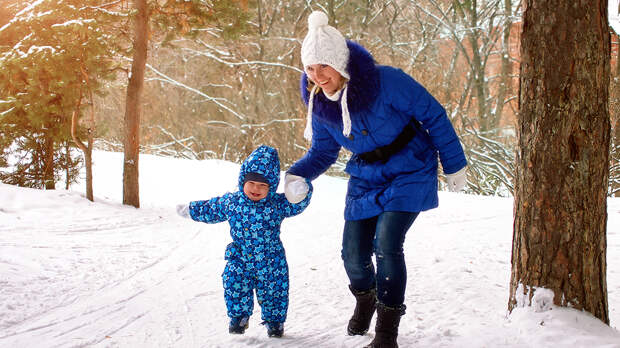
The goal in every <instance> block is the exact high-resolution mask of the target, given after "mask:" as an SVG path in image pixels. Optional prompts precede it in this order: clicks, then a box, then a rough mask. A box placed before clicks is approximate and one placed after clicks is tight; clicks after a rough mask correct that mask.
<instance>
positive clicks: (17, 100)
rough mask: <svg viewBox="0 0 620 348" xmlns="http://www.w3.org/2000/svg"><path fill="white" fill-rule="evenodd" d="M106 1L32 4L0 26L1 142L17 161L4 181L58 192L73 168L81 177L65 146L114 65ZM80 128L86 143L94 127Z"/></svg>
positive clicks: (51, 0) (6, 153)
mask: <svg viewBox="0 0 620 348" xmlns="http://www.w3.org/2000/svg"><path fill="white" fill-rule="evenodd" d="M100 2H101V1H96V0H89V1H78V0H67V1H63V0H49V1H38V2H33V3H32V4H30V5H29V6H27V7H26V8H24V9H23V10H21V11H19V12H18V13H17V14H16V15H15V16H14V17H13V18H12V19H11V20H10V21H9V22H8V23H7V24H5V25H4V26H3V27H2V28H0V42H2V43H5V44H4V45H2V46H0V66H1V67H2V69H1V72H0V100H1V103H0V117H1V118H0V135H2V138H3V140H4V141H3V142H2V143H1V144H0V145H1V146H2V149H3V157H4V160H5V162H9V161H8V157H9V156H10V157H12V158H17V162H16V163H15V164H14V165H13V166H12V167H13V170H12V171H11V170H8V171H6V172H3V173H2V174H1V177H0V178H1V179H2V181H4V182H8V183H14V184H18V185H24V186H30V187H45V188H47V189H53V188H55V183H56V181H57V180H58V179H59V176H60V173H61V172H62V170H63V169H65V170H66V169H67V166H69V167H73V168H72V170H70V171H69V172H71V173H73V174H72V175H71V176H72V178H73V179H75V177H76V176H77V168H76V167H77V165H79V162H78V161H75V160H74V159H72V157H71V156H68V157H67V156H66V150H64V145H65V144H66V142H67V141H69V140H71V139H72V136H71V124H72V115H73V114H74V113H75V114H76V116H78V117H79V115H80V114H81V113H80V111H79V105H80V104H81V103H82V98H83V96H84V95H85V93H84V90H86V89H90V90H91V91H95V92H98V91H100V90H101V89H102V87H103V86H102V82H103V81H104V80H106V79H110V78H112V76H113V75H112V73H113V71H114V66H115V64H114V62H113V61H112V59H111V57H112V56H113V54H115V51H114V47H115V46H114V45H112V44H111V42H110V40H109V37H108V36H106V34H105V31H103V30H102V28H103V27H104V25H105V23H106V22H109V23H112V22H113V21H115V20H116V18H117V17H118V15H114V14H112V13H110V12H109V11H103V10H102V9H101V8H98V7H97V5H98V4H99V3H100ZM87 82H88V83H87ZM76 106H78V107H77V108H76ZM91 123H92V122H91ZM89 127H90V128H91V131H93V127H94V126H93V125H90V126H89ZM74 133H75V134H76V139H77V140H79V139H80V138H84V137H86V136H87V135H88V130H87V129H86V128H85V127H79V126H78V127H75V132H74ZM63 151H64V152H63ZM68 179H69V180H70V179H71V178H68ZM91 199H92V197H91Z"/></svg>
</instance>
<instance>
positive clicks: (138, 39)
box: [123, 0, 148, 208]
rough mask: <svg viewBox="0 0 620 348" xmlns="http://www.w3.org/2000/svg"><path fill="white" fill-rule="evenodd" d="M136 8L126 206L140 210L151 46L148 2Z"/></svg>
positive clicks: (125, 170)
mask: <svg viewBox="0 0 620 348" xmlns="http://www.w3.org/2000/svg"><path fill="white" fill-rule="evenodd" d="M134 6H135V8H136V10H137V14H136V18H135V31H134V39H133V49H134V54H133V61H132V63H131V76H129V84H128V85H127V99H126V101H125V139H124V141H125V144H124V149H125V156H124V162H123V204H126V205H133V206H134V207H136V208H139V207H140V185H139V171H138V168H139V156H140V114H141V112H142V107H141V100H142V90H143V86H144V71H145V69H146V55H147V44H148V13H147V10H148V8H147V3H146V0H135V1H134Z"/></svg>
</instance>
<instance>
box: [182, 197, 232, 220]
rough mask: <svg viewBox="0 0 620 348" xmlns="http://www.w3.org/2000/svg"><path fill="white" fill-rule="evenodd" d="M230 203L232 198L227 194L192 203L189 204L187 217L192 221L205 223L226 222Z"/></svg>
mask: <svg viewBox="0 0 620 348" xmlns="http://www.w3.org/2000/svg"><path fill="white" fill-rule="evenodd" d="M232 202H233V197H232V195H231V194H229V193H227V194H225V195H223V196H221V197H214V198H211V199H210V200H208V201H193V202H190V203H189V215H190V216H191V217H192V220H195V221H200V222H206V223H216V222H223V221H227V220H228V217H229V210H230V209H229V207H230V206H231V204H232Z"/></svg>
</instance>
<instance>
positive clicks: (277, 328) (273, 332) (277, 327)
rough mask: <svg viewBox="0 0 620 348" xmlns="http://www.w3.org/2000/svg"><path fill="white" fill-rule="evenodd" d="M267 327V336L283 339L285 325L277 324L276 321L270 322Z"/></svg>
mask: <svg viewBox="0 0 620 348" xmlns="http://www.w3.org/2000/svg"><path fill="white" fill-rule="evenodd" d="M266 325H267V336H269V337H278V338H279V337H282V335H283V334H284V323H276V322H274V321H268V322H267V323H266Z"/></svg>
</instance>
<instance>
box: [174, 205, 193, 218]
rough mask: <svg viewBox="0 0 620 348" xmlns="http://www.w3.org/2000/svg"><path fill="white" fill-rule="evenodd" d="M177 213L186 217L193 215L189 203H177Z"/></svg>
mask: <svg viewBox="0 0 620 348" xmlns="http://www.w3.org/2000/svg"><path fill="white" fill-rule="evenodd" d="M177 214H179V216H182V217H184V218H188V219H191V218H192V217H191V216H190V215H189V204H177Z"/></svg>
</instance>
